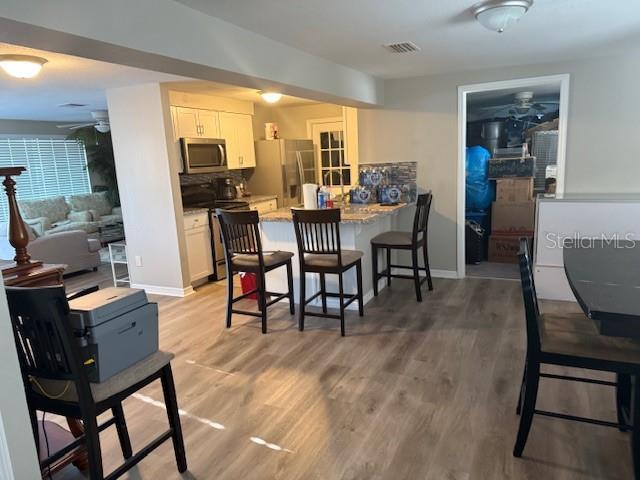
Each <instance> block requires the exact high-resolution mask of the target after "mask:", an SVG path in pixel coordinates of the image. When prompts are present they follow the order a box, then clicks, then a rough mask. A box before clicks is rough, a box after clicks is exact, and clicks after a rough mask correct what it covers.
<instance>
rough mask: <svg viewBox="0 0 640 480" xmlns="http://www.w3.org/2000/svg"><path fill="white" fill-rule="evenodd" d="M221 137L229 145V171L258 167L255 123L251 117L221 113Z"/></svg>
mask: <svg viewBox="0 0 640 480" xmlns="http://www.w3.org/2000/svg"><path fill="white" fill-rule="evenodd" d="M219 120H220V135H221V138H224V140H225V143H226V145H227V166H228V168H229V169H238V168H251V167H255V166H256V153H255V149H254V146H253V122H252V119H251V115H245V114H243V113H230V112H220V113H219Z"/></svg>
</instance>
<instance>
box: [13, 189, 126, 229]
mask: <svg viewBox="0 0 640 480" xmlns="http://www.w3.org/2000/svg"><path fill="white" fill-rule="evenodd" d="M18 206H19V208H20V213H21V214H22V219H23V220H24V222H25V223H26V224H27V225H28V226H30V227H31V228H33V230H34V231H35V233H36V234H37V235H38V236H45V235H51V234H54V233H62V232H68V231H73V230H82V231H84V232H86V233H88V234H91V233H96V232H98V231H99V229H100V228H101V227H102V226H104V225H110V224H113V223H118V222H120V223H121V222H122V211H121V210H120V208H119V207H115V208H114V207H112V206H111V203H110V202H109V199H108V197H107V193H106V192H96V193H85V194H79V195H70V196H69V197H68V199H65V197H63V196H61V195H59V196H55V197H49V198H42V199H34V200H18Z"/></svg>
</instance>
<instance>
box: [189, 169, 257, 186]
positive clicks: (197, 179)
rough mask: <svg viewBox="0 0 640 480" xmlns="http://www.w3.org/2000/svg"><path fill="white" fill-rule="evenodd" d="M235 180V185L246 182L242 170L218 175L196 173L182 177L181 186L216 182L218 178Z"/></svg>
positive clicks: (228, 171)
mask: <svg viewBox="0 0 640 480" xmlns="http://www.w3.org/2000/svg"><path fill="white" fill-rule="evenodd" d="M227 177H230V178H233V180H234V182H235V184H236V185H237V184H238V183H240V182H244V181H245V178H244V176H243V173H242V170H227V171H225V172H218V173H195V174H190V175H184V174H182V175H180V185H196V184H199V183H209V182H214V181H215V180H216V179H218V178H227Z"/></svg>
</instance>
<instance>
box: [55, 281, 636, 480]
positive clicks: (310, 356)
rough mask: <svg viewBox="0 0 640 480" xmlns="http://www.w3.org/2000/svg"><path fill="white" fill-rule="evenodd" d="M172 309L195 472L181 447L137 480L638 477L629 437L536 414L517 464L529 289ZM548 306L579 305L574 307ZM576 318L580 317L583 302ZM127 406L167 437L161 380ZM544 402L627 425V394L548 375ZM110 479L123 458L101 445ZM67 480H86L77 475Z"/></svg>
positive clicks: (395, 290) (108, 443)
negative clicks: (316, 309)
mask: <svg viewBox="0 0 640 480" xmlns="http://www.w3.org/2000/svg"><path fill="white" fill-rule="evenodd" d="M153 300H155V301H157V302H159V304H160V312H161V313H160V343H161V347H162V348H163V349H166V350H171V351H173V352H175V354H176V358H175V360H174V361H173V369H174V375H175V378H176V387H177V392H178V401H179V404H180V406H181V408H182V409H183V410H184V415H183V416H182V426H183V430H184V435H185V442H186V449H187V459H188V462H189V472H188V473H186V474H184V475H183V476H180V475H179V474H178V473H177V470H176V466H175V461H174V457H173V450H172V447H171V443H170V442H169V443H165V444H164V445H163V446H162V447H161V448H160V449H159V450H157V451H155V452H154V453H152V454H151V455H150V456H149V457H147V458H146V459H145V460H143V462H142V463H141V464H140V465H139V466H138V467H137V468H136V469H134V470H133V471H132V472H131V473H129V476H128V477H127V476H125V477H124V478H133V479H149V480H150V479H154V480H155V479H163V480H165V479H167V480H169V479H180V478H184V479H219V480H224V479H231V480H236V479H238V480H240V479H308V480H313V479H318V480H319V479H328V480H332V479H349V480H356V479H362V480H364V479H393V480H397V479H431V480H445V479H449V480H475V479H478V480H486V479H536V480H538V479H627V478H631V468H630V467H631V457H630V452H629V443H628V435H627V434H623V433H620V432H618V431H617V430H614V429H609V428H604V427H597V426H589V425H583V424H575V423H571V422H566V421H563V420H553V419H547V418H542V417H539V418H538V417H536V418H535V419H534V424H533V427H532V430H531V434H530V436H529V442H528V444H527V447H526V449H525V456H524V457H523V458H522V459H515V458H513V457H512V455H511V450H512V447H513V441H514V439H515V434H516V430H517V423H518V417H517V416H516V415H515V404H516V400H517V396H518V388H519V380H520V377H521V374H522V365H523V357H524V328H523V326H524V319H523V311H522V305H521V304H522V300H521V293H520V290H519V284H518V283H517V282H513V281H500V280H486V279H466V280H462V281H459V280H441V279H436V280H435V290H434V291H433V292H431V293H428V294H427V295H425V301H424V302H423V303H422V304H417V303H416V302H415V297H414V294H413V290H412V284H411V282H406V281H402V280H397V281H395V283H394V285H393V287H392V289H391V290H385V291H383V292H382V293H381V295H380V297H378V298H377V299H375V300H374V301H372V302H371V303H369V304H368V305H367V306H366V307H365V314H366V316H365V317H364V318H362V319H360V318H359V317H358V316H357V315H356V314H355V313H349V314H348V317H347V337H345V338H341V337H340V333H339V328H338V322H337V321H334V320H327V319H319V318H318V319H315V318H311V319H308V320H307V326H308V329H307V330H306V331H305V332H298V330H297V328H296V322H295V320H294V318H293V317H291V316H290V315H289V314H288V312H287V309H286V307H284V306H276V307H274V308H272V309H271V311H270V312H271V318H270V321H269V333H268V334H267V335H261V333H260V327H259V323H258V321H257V320H256V319H253V318H248V317H236V318H235V319H234V325H233V327H232V328H231V329H230V330H227V329H225V328H224V314H223V312H224V307H225V305H224V288H223V286H222V285H208V286H206V287H203V288H201V289H199V290H198V291H197V293H196V294H194V295H192V296H190V297H188V298H185V299H175V298H168V297H155V298H153ZM547 308H553V309H566V308H567V307H566V306H565V305H558V304H554V305H550V306H547ZM569 308H573V307H572V306H570V307H569ZM141 393H142V395H143V396H138V397H136V398H130V399H129V400H127V401H126V402H125V412H126V415H127V418H128V424H129V431H130V433H131V436H132V441H133V445H134V449H136V447H140V446H141V445H142V444H143V442H145V441H147V440H149V439H151V438H152V437H153V436H155V435H156V434H157V433H158V432H159V431H160V430H161V429H163V428H165V425H166V423H165V422H166V417H165V415H164V411H163V409H162V406H161V405H160V406H158V404H154V403H152V402H154V401H156V402H157V401H162V396H161V390H160V388H159V385H157V386H151V387H150V388H147V389H146V390H144V391H142V392H141ZM539 398H540V401H539V407H540V408H544V409H557V410H559V411H563V412H571V413H574V414H583V415H590V416H595V417H599V418H607V419H612V420H614V419H615V411H614V396H613V392H612V391H610V390H608V389H607V388H606V387H601V386H595V385H580V384H577V385H574V384H567V382H562V383H561V382H558V381H556V380H543V383H542V385H541V388H540V397H539ZM102 440H103V444H102V447H103V454H104V458H105V464H106V468H107V471H110V470H111V469H112V468H113V467H114V466H115V465H116V464H117V463H119V462H120V461H121V456H120V453H119V448H118V445H117V441H116V436H115V432H113V431H108V432H105V433H104V434H103V435H102ZM57 478H59V479H65V480H75V479H78V478H83V477H82V476H81V475H79V474H78V473H77V470H75V469H74V468H67V469H66V470H64V471H63V472H62V473H61V474H60V475H58V476H57Z"/></svg>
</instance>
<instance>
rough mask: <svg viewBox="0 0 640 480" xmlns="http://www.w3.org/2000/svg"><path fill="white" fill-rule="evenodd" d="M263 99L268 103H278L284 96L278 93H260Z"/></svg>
mask: <svg viewBox="0 0 640 480" xmlns="http://www.w3.org/2000/svg"><path fill="white" fill-rule="evenodd" d="M258 93H259V94H260V96H261V97H262V99H263V100H264V101H265V102H267V103H276V102H278V101H280V99H281V98H282V94H281V93H278V92H258Z"/></svg>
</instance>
